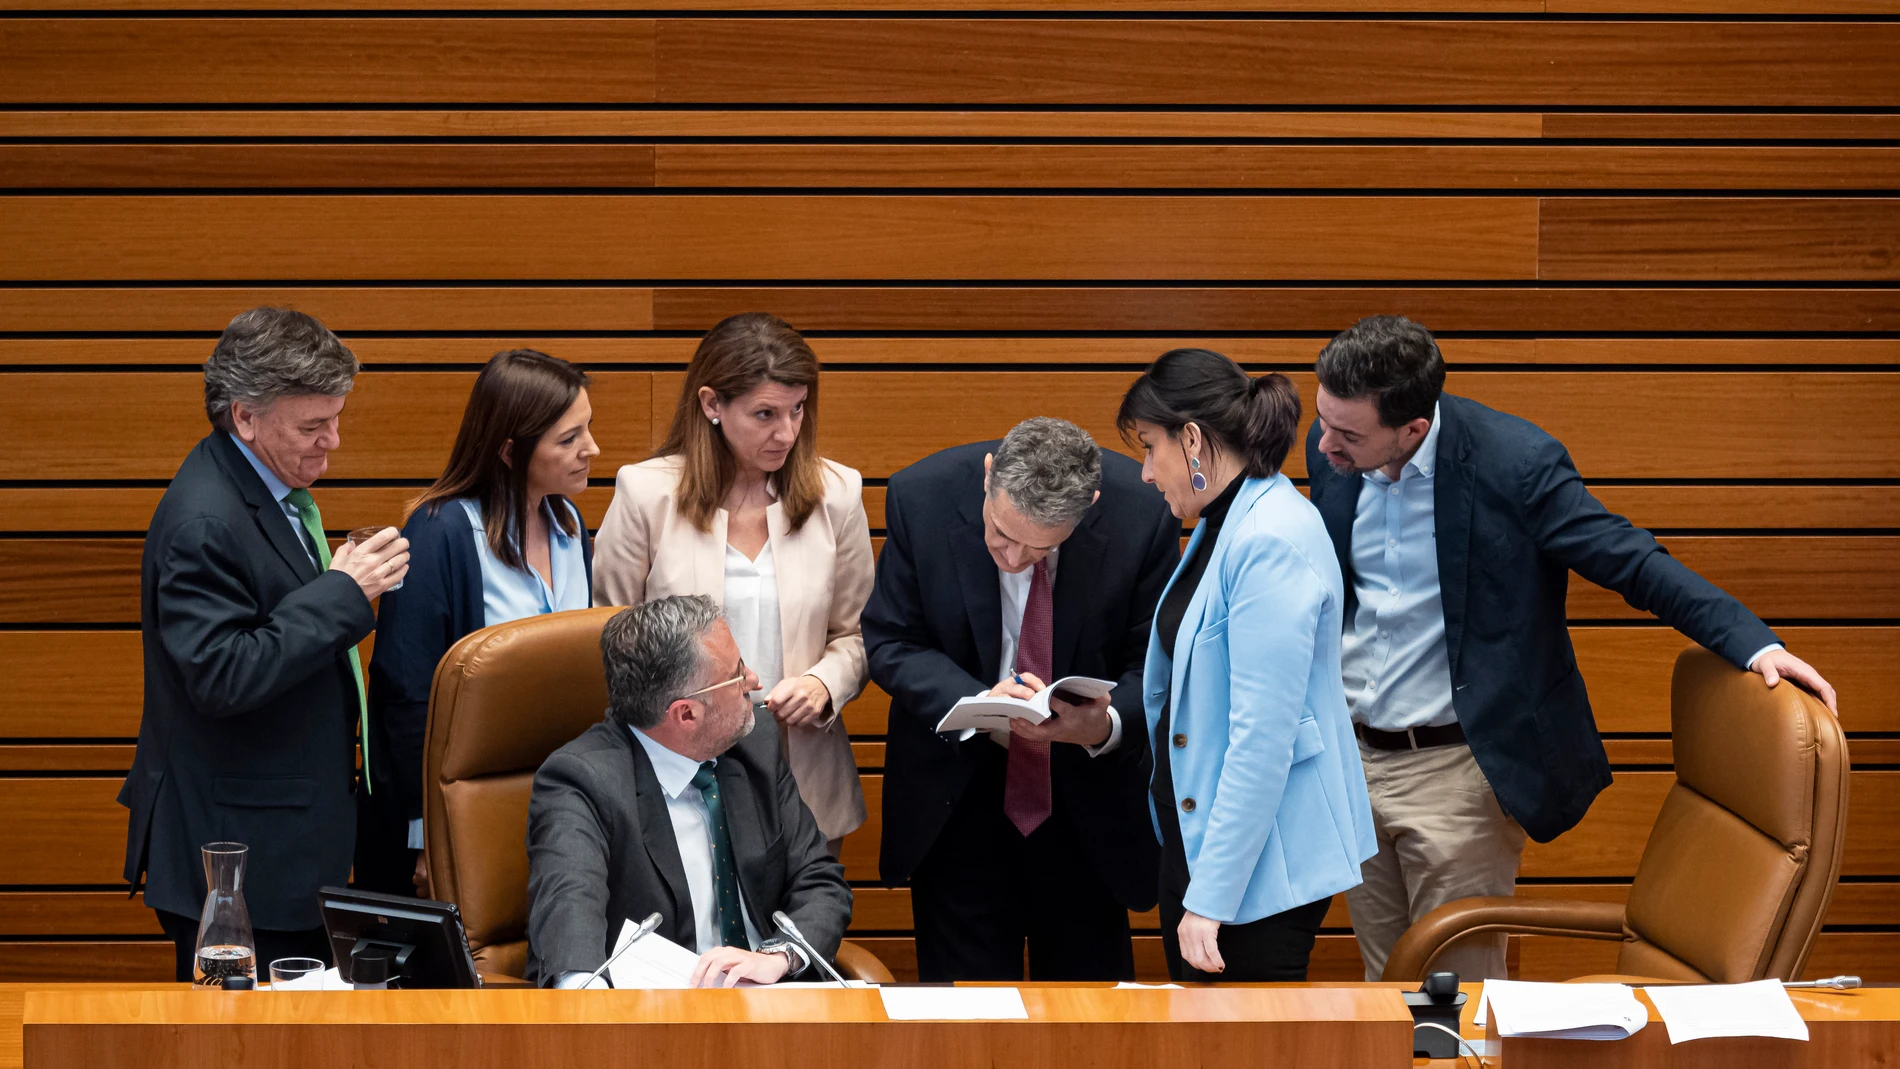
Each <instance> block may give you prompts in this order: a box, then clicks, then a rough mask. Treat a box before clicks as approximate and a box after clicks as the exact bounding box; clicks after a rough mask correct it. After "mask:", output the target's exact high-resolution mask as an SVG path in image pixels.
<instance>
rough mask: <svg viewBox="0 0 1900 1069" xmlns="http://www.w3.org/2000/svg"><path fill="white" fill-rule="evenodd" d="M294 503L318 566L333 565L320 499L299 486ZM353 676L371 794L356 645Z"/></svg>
mask: <svg viewBox="0 0 1900 1069" xmlns="http://www.w3.org/2000/svg"><path fill="white" fill-rule="evenodd" d="M284 500H285V501H288V502H290V504H291V507H293V508H295V509H296V510H297V518H298V519H300V520H302V521H303V529H304V530H306V531H308V532H310V544H311V545H312V546H314V547H316V551H317V570H318V571H323V570H324V569H327V568H328V567H330V543H329V541H328V540H327V539H325V538H324V537H323V513H321V512H319V511H317V503H316V501H315V500H313V499H312V498H311V496H310V491H308V490H305V489H302V488H298V489H296V490H292V491H291V492H290V493H289V494H288V495H286V496H285V497H284ZM350 678H351V679H352V680H354V681H355V682H356V708H357V721H356V730H357V734H358V737H359V739H360V741H361V743H362V746H363V789H364V790H365V791H367V792H369V793H371V794H374V793H375V792H376V789H375V787H374V786H372V785H371V783H370V775H369V695H367V694H365V693H363V658H362V657H360V656H358V655H357V652H356V647H355V646H351V647H350Z"/></svg>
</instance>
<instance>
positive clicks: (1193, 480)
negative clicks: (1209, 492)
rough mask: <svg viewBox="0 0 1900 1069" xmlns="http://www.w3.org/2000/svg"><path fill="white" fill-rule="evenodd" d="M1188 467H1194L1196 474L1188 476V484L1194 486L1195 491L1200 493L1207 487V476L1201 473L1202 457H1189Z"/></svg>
mask: <svg viewBox="0 0 1900 1069" xmlns="http://www.w3.org/2000/svg"><path fill="white" fill-rule="evenodd" d="M1188 467H1190V468H1193V469H1194V474H1192V475H1189V476H1188V485H1189V486H1192V487H1193V488H1194V492H1195V493H1197V494H1198V493H1200V492H1201V491H1203V490H1205V489H1207V476H1205V475H1202V474H1201V458H1200V457H1189V458H1188Z"/></svg>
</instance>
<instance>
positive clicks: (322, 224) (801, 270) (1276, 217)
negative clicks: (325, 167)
mask: <svg viewBox="0 0 1900 1069" xmlns="http://www.w3.org/2000/svg"><path fill="white" fill-rule="evenodd" d="M16 203H17V206H18V210H17V211H14V212H9V213H7V214H6V215H4V216H0V244H4V245H7V246H9V247H12V248H14V249H16V250H17V251H16V253H15V255H13V256H10V257H8V258H6V259H5V260H4V261H0V277H3V278H7V279H17V280H22V281H40V280H49V279H61V280H75V279H87V280H101V281H104V280H117V279H127V278H141V279H191V278H204V277H207V276H210V275H214V274H215V275H217V276H220V277H223V278H234V279H270V278H283V277H285V276H294V277H300V278H321V279H381V278H388V277H391V276H392V275H396V276H402V277H416V278H433V279H507V278H521V277H524V276H526V277H535V278H586V277H606V278H650V279H701V278H738V279H776V278H794V277H796V278H819V279H824V278H834V279H884V278H890V279H966V278H967V279H1032V278H1055V279H1068V278H1074V279H1139V278H1172V279H1183V280H1185V279H1254V278H1301V277H1313V278H1333V279H1394V278H1396V279H1430V278H1464V279H1529V278H1534V277H1536V273H1537V267H1536V256H1537V203H1536V202H1535V201H1532V200H1527V199H1522V198H1496V197H1425V198H1402V197H1382V198H1376V199H1364V198H1349V197H1313V198H1300V199H1298V200H1286V199H1279V198H1271V197H1245V198H1238V197H1237V198H1210V197H1128V198H1119V199H1114V200H1108V199H1104V198H1100V197H1015V196H995V197H988V196H972V197H964V198H943V197H921V196H830V197H800V196H774V197H749V196H727V197H717V198H714V197H701V196H648V197H615V196H588V195H575V196H568V197H553V196H505V197H495V196H477V195H469V196H454V197H446V196H423V195H415V196H349V197H342V196H307V197H270V196H256V197H215V196H195V197H169V196H165V197H136V198H133V197H108V196H98V197H70V196H48V197H27V198H22V199H20V200H19V201H17V202H16ZM108 243H109V244H110V245H111V246H112V247H113V249H114V255H113V257H112V258H111V259H110V260H106V261H101V260H100V258H99V257H97V256H96V255H94V254H93V249H94V248H96V247H98V246H99V245H101V244H108Z"/></svg>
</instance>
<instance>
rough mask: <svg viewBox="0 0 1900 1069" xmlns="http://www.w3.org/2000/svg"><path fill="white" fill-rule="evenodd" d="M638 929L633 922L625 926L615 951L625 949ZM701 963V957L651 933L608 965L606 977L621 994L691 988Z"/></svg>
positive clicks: (628, 922)
mask: <svg viewBox="0 0 1900 1069" xmlns="http://www.w3.org/2000/svg"><path fill="white" fill-rule="evenodd" d="M639 927H640V926H639V925H637V924H635V923H634V922H632V921H627V922H626V923H624V924H622V925H621V926H620V938H618V939H616V940H614V949H615V950H619V949H620V948H621V947H624V946H626V945H627V940H628V939H631V938H632V937H633V933H634V932H635V931H637V930H638V929H639ZM698 962H699V955H698V954H695V953H693V952H692V951H690V950H688V949H686V948H685V947H683V946H680V945H679V944H678V943H675V942H673V941H672V940H671V939H668V938H667V937H666V936H663V935H661V934H660V933H658V932H650V933H648V934H647V936H646V937H645V938H643V939H641V940H640V941H639V942H638V943H635V944H633V946H631V947H629V948H628V949H627V952H626V953H625V954H622V955H620V960H619V961H616V962H614V963H613V964H612V965H609V966H608V967H607V975H608V976H610V977H612V978H613V982H614V987H616V988H618V989H619V990H621V991H640V990H652V989H657V988H679V987H691V986H693V984H692V977H693V966H694V965H696V964H698Z"/></svg>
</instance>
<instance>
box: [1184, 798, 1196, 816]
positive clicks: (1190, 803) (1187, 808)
mask: <svg viewBox="0 0 1900 1069" xmlns="http://www.w3.org/2000/svg"><path fill="white" fill-rule="evenodd" d="M1181 812H1183V813H1192V812H1194V799H1192V798H1183V799H1181Z"/></svg>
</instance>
